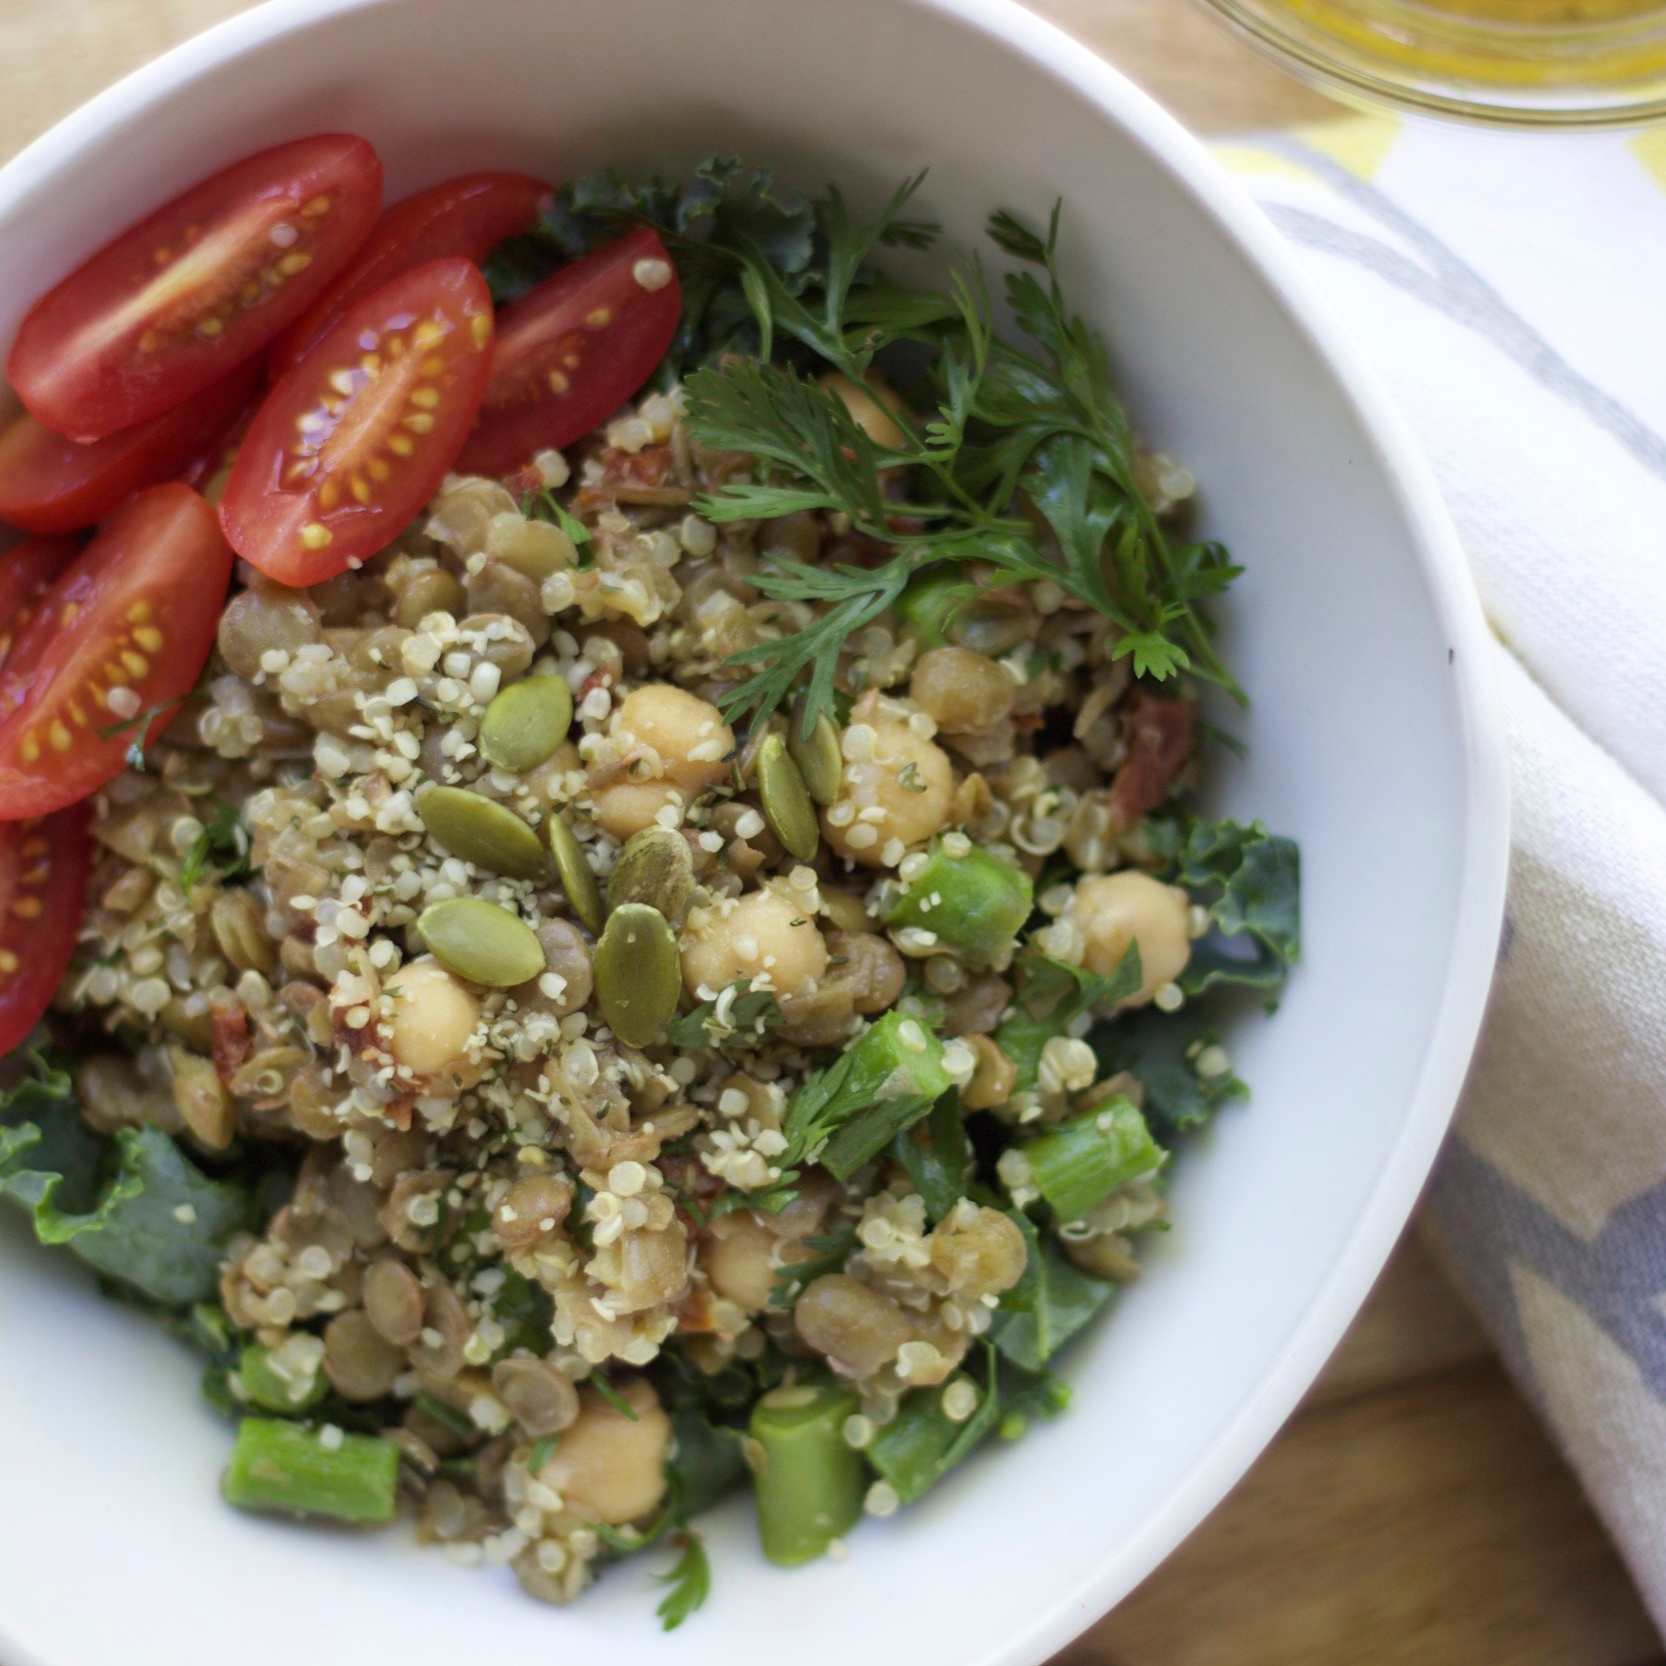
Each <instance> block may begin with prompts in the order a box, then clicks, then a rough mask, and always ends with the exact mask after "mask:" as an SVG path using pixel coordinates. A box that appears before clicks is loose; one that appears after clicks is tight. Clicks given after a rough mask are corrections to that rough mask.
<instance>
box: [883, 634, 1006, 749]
mask: <svg viewBox="0 0 1666 1666" xmlns="http://www.w3.org/2000/svg"><path fill="white" fill-rule="evenodd" d="M908 692H909V693H910V695H912V696H913V699H914V703H915V704H916V705H917V706H919V708H920V709H921V710H922V711H924V712H928V713H929V714H930V715H931V717H932V718H933V719H934V720H935V721H936V724H937V727H938V728H939V729H941V730H943V732H944V733H945V734H950V735H976V734H981V733H983V731H984V730H986V729H992V728H994V726H995V725H996V724H997V723H999V722H1000V721H1001V719H1002V718H1003V717H1005V716H1006V715H1007V714H1008V713H1009V712H1010V711H1011V710H1012V702H1013V699H1014V697H1015V696H1016V695H1017V693H1018V684H1017V683H1016V682H1014V681H1013V678H1012V673H1011V672H1010V671H1008V670H1007V668H1006V667H1005V666H1004V665H1002V664H1000V663H999V662H998V661H996V660H992V659H990V658H989V657H988V656H987V655H985V654H978V653H974V652H973V651H972V650H971V649H970V648H933V649H931V650H930V652H929V653H924V654H921V656H920V658H919V660H918V661H917V662H916V664H915V666H914V676H913V679H912V681H911V682H910V683H909V685H908Z"/></svg>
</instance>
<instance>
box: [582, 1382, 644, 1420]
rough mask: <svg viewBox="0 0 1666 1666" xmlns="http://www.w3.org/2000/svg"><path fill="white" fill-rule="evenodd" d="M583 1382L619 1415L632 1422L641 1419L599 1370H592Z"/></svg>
mask: <svg viewBox="0 0 1666 1666" xmlns="http://www.w3.org/2000/svg"><path fill="white" fill-rule="evenodd" d="M585 1383H586V1384H587V1386H589V1387H590V1388H593V1389H595V1391H596V1392H597V1393H598V1394H599V1395H601V1397H602V1398H603V1399H604V1400H605V1401H607V1403H608V1404H609V1405H610V1406H612V1407H613V1409H614V1410H615V1411H616V1412H618V1414H619V1415H620V1416H621V1417H624V1418H628V1419H629V1420H630V1421H631V1422H632V1423H637V1422H640V1421H641V1419H640V1418H638V1416H637V1415H636V1413H635V1412H634V1411H632V1410H631V1406H630V1402H629V1401H628V1400H626V1399H625V1397H624V1395H622V1394H621V1393H620V1392H619V1390H618V1389H616V1388H615V1387H614V1386H613V1384H612V1383H610V1382H609V1381H608V1380H607V1378H606V1377H604V1376H602V1374H601V1373H600V1372H599V1371H598V1372H592V1373H591V1375H590V1376H588V1377H586V1378H585Z"/></svg>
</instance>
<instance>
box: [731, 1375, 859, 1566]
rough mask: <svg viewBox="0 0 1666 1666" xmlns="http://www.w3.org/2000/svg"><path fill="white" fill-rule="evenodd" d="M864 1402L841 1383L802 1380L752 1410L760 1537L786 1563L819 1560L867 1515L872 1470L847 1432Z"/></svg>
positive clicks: (769, 1551) (776, 1560)
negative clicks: (850, 1419)
mask: <svg viewBox="0 0 1666 1666" xmlns="http://www.w3.org/2000/svg"><path fill="white" fill-rule="evenodd" d="M857 1405H858V1402H857V1398H856V1396H855V1394H853V1393H852V1392H851V1391H850V1390H849V1389H848V1388H841V1387H840V1386H839V1385H838V1384H836V1383H833V1382H825V1383H819V1384H813V1383H796V1384H794V1385H792V1386H791V1387H787V1388H777V1389H773V1390H771V1391H770V1392H769V1393H768V1394H766V1395H765V1396H764V1397H763V1398H762V1399H761V1400H760V1401H759V1402H758V1403H757V1405H756V1406H754V1407H753V1409H752V1424H751V1435H752V1439H753V1440H755V1441H756V1442H757V1443H758V1444H757V1451H756V1454H755V1457H756V1463H755V1467H754V1469H753V1474H752V1486H753V1490H754V1492H755V1493H756V1494H757V1500H758V1536H759V1538H760V1539H761V1540H762V1542H763V1550H764V1555H765V1556H767V1557H768V1558H769V1559H770V1561H772V1562H774V1563H776V1564H777V1565H778V1566H780V1567H783V1568H791V1567H796V1566H797V1565H798V1564H799V1563H800V1562H809V1561H812V1560H813V1559H814V1558H815V1557H817V1556H820V1555H821V1554H822V1553H823V1552H824V1551H825V1550H826V1549H827V1547H828V1546H829V1545H830V1544H832V1542H833V1541H834V1540H835V1539H837V1538H839V1537H840V1536H841V1535H842V1534H844V1533H848V1532H849V1531H850V1529H851V1528H852V1527H854V1526H855V1525H856V1523H857V1522H858V1521H859V1520H860V1519H861V1515H862V1498H863V1495H864V1493H865V1492H866V1490H867V1470H866V1468H865V1467H864V1465H863V1462H862V1454H861V1453H860V1452H858V1451H856V1449H855V1448H854V1447H852V1446H851V1445H850V1443H849V1442H848V1441H847V1440H846V1439H845V1437H844V1425H845V1420H846V1418H848V1417H851V1416H853V1415H854V1414H855V1412H856V1410H857Z"/></svg>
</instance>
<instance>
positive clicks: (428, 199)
mask: <svg viewBox="0 0 1666 1666" xmlns="http://www.w3.org/2000/svg"><path fill="white" fill-rule="evenodd" d="M553 194H554V193H553V192H552V191H551V190H550V188H549V186H547V185H546V184H544V182H543V181H542V180H540V179H531V178H529V177H528V176H527V175H525V174H464V175H462V176H461V178H458V179H448V180H446V182H445V183H444V184H443V185H431V186H429V188H428V189H427V190H426V191H418V192H417V194H416V195H415V196H414V197H406V198H405V199H404V201H403V202H396V203H395V204H394V205H393V207H392V208H389V209H385V210H384V211H383V214H382V217H381V219H379V220H378V221H377V222H376V224H375V226H374V227H373V228H372V229H371V233H370V236H369V237H368V238H367V239H366V241H365V245H364V247H363V248H362V249H360V250H359V252H358V255H357V256H356V257H355V258H354V259H353V260H352V261H351V262H350V263H349V265H348V267H347V269H346V270H345V271H344V272H342V273H341V275H340V276H339V277H338V278H337V279H336V280H335V282H334V283H332V284H331V285H330V287H329V288H328V289H326V290H325V291H324V293H323V294H322V295H321V296H320V297H319V298H318V301H317V303H316V304H315V305H314V306H313V307H312V308H311V310H310V311H309V312H308V313H307V315H306V317H304V318H302V319H301V320H300V321H299V322H298V323H296V324H292V325H291V326H290V327H289V328H288V329H287V330H285V331H284V333H283V334H282V335H281V336H280V337H279V338H278V339H277V340H276V341H275V342H273V343H272V351H271V354H270V355H269V357H268V359H267V373H268V374H269V375H270V376H271V377H272V378H273V380H274V381H275V380H276V379H277V378H278V377H279V376H281V375H282V374H283V373H284V371H286V370H288V369H289V368H290V367H291V366H292V365H295V364H297V363H299V361H300V360H301V358H302V357H303V356H304V355H305V354H306V352H307V350H308V349H309V348H311V347H313V346H314V345H316V344H317V343H318V342H319V341H320V340H321V339H322V338H323V336H324V333H325V331H326V330H328V329H329V328H330V326H331V325H332V324H334V323H335V321H336V320H337V319H338V318H340V317H341V315H342V314H343V313H344V312H346V310H347V309H348V308H349V307H350V306H352V304H353V303H354V302H355V301H362V300H363V299H364V298H365V296H367V295H369V294H370V293H371V292H372V291H373V290H377V289H380V288H381V287H382V285H383V284H385V283H391V282H392V281H393V279H395V278H397V277H398V276H399V274H400V273H401V272H408V271H410V269H411V268H412V267H413V266H423V265H426V264H427V263H428V262H429V261H431V260H451V259H456V260H472V261H473V262H474V263H475V265H476V266H478V265H480V264H481V262H482V261H484V260H485V258H486V257H487V255H489V254H490V253H491V252H492V250H493V249H494V248H496V247H497V245H498V244H499V243H501V242H502V241H503V240H504V238H506V237H513V236H514V235H515V233H516V232H519V231H525V230H526V229H527V227H528V226H530V225H531V224H532V223H533V221H535V220H536V219H537V218H538V216H539V214H540V213H541V212H542V211H543V210H544V208H545V207H546V206H547V205H548V204H549V202H550V199H551V197H552V196H553Z"/></svg>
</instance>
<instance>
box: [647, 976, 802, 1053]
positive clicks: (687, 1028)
mask: <svg viewBox="0 0 1666 1666" xmlns="http://www.w3.org/2000/svg"><path fill="white" fill-rule="evenodd" d="M732 987H733V988H734V989H735V990H737V991H738V992H739V993H736V994H734V995H731V996H730V997H729V999H728V1001H727V1002H725V1001H724V999H723V996H721V995H720V996H718V997H717V998H716V999H715V1000H711V1001H702V1002H701V1003H700V1004H699V1005H698V1006H697V1007H694V1008H693V1009H692V1010H691V1011H689V1012H685V1013H682V1014H680V1015H679V1016H678V1017H676V1018H673V1019H672V1020H671V1022H670V1023H669V1024H667V1025H666V1027H665V1039H666V1040H667V1041H668V1042H670V1044H671V1045H672V1046H673V1047H681V1048H683V1049H685V1050H686V1051H689V1052H693V1051H695V1050H696V1049H698V1048H701V1047H714V1048H716V1049H717V1050H718V1051H719V1052H726V1051H728V1050H729V1049H730V1048H733V1047H761V1046H763V1045H764V1043H765V1042H767V1041H768V1040H769V1038H770V1037H771V1036H772V1035H773V1034H774V1033H775V1031H776V1030H778V1029H779V1028H780V1027H781V1003H780V1002H779V1001H778V1000H776V998H775V996H774V995H773V994H772V993H771V992H770V991H769V990H767V989H756V990H755V989H752V988H750V987H749V986H748V985H747V984H746V983H745V982H741V983H737V984H734V985H733V986H732ZM725 1008H726V1011H725V1016H723V1017H722V1018H720V1017H719V1016H718V1013H719V1010H720V1009H725Z"/></svg>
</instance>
